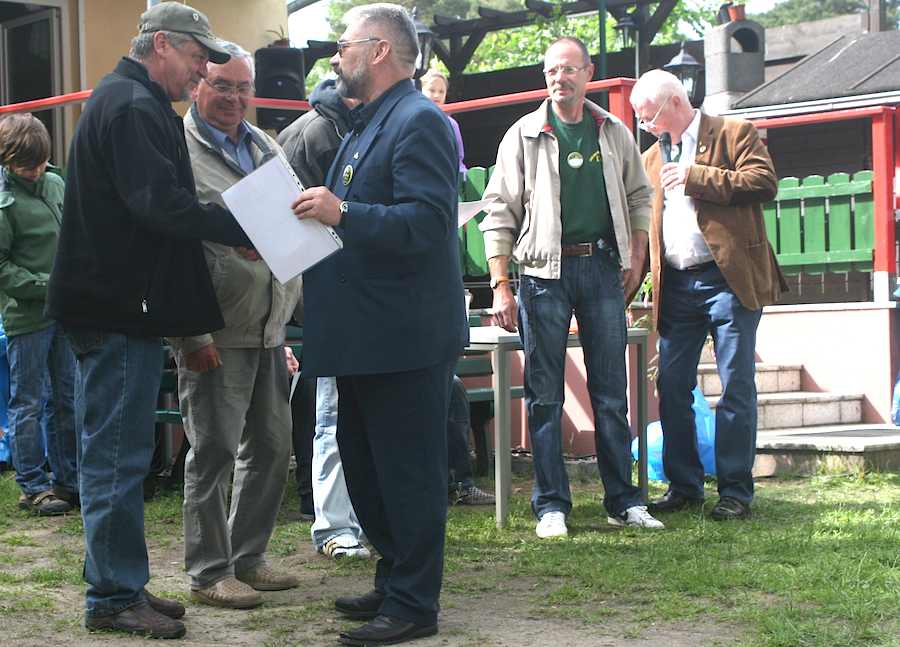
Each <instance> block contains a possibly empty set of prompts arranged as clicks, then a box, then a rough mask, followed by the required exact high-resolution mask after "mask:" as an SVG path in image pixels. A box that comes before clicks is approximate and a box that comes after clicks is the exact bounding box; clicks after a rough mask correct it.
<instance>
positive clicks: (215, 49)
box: [138, 2, 229, 65]
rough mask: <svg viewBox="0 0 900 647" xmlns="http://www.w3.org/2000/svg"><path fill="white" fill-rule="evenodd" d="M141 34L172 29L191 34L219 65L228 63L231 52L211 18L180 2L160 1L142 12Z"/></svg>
mask: <svg viewBox="0 0 900 647" xmlns="http://www.w3.org/2000/svg"><path fill="white" fill-rule="evenodd" d="M138 28H139V32H140V33H141V34H149V33H152V32H156V31H170V32H176V33H179V34H189V35H191V36H193V37H194V39H195V40H196V41H197V42H198V43H200V44H201V45H203V47H205V48H206V49H207V50H208V51H209V60H210V61H212V62H213V63H216V64H217V65H221V64H223V63H227V62H228V59H229V54H228V52H227V51H225V48H224V47H223V45H222V42H221V41H220V40H219V39H218V38H216V37H215V36H214V35H213V33H212V31H211V30H210V28H209V19H208V18H207V17H206V15H204V14H203V13H201V12H199V11H197V10H196V9H194V8H193V7H189V6H188V5H186V4H181V3H180V2H160V3H159V4H157V5H154V6H152V7H150V8H149V9H147V11H145V12H144V13H142V14H141V23H140V25H138Z"/></svg>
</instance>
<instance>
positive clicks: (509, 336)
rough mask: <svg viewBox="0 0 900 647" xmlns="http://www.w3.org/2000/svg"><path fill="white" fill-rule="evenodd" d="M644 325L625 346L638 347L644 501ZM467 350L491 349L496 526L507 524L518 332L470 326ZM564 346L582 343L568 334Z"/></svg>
mask: <svg viewBox="0 0 900 647" xmlns="http://www.w3.org/2000/svg"><path fill="white" fill-rule="evenodd" d="M648 334H649V333H648V332H647V330H646V329H645V328H629V329H628V346H629V347H630V346H636V347H637V361H636V362H635V365H634V366H633V367H632V368H633V369H634V371H636V372H637V376H638V379H637V412H636V413H637V428H638V447H639V452H640V454H639V460H638V485H639V486H640V488H641V493H642V495H643V497H644V500H645V501H646V500H647V338H648ZM470 335H471V341H470V343H469V346H468V349H469V350H479V351H490V353H491V363H492V364H493V376H492V386H493V388H494V487H495V490H494V491H495V494H496V501H497V503H496V513H497V514H496V517H497V527H498V528H503V527H504V526H505V525H506V518H507V516H508V514H509V495H510V491H511V483H512V456H511V454H510V439H511V429H510V424H511V421H510V410H511V404H510V402H511V398H510V383H509V357H508V353H509V352H510V351H517V350H522V342H521V339H520V338H519V333H511V332H507V331H506V330H503V329H502V328H499V327H497V326H483V327H474V328H471V329H470ZM567 345H568V346H569V347H570V348H571V347H579V346H581V341H580V340H579V339H578V333H570V334H569V340H568V343H567Z"/></svg>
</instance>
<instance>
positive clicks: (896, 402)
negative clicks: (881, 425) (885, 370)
mask: <svg viewBox="0 0 900 647" xmlns="http://www.w3.org/2000/svg"><path fill="white" fill-rule="evenodd" d="M891 422H893V423H894V424H895V425H900V373H897V380H896V381H895V382H894V398H893V399H892V400H891Z"/></svg>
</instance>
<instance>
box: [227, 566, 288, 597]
mask: <svg viewBox="0 0 900 647" xmlns="http://www.w3.org/2000/svg"><path fill="white" fill-rule="evenodd" d="M234 576H235V577H236V578H237V579H238V580H240V581H241V582H243V583H244V584H246V585H247V586H252V587H253V588H254V589H256V590H257V591H284V590H285V589H293V588H296V587H298V586H300V580H298V579H297V578H296V577H294V576H293V575H287V574H285V573H278V572H276V571H274V570H273V569H272V567H271V566H269V565H268V564H260V565H259V566H257V567H256V568H251V569H250V570H249V571H244V572H243V573H235V574H234Z"/></svg>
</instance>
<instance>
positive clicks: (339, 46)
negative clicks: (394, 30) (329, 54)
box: [337, 37, 381, 56]
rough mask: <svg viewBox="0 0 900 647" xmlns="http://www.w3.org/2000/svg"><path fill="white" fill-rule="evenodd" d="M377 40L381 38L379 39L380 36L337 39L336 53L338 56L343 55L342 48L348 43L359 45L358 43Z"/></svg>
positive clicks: (348, 44)
mask: <svg viewBox="0 0 900 647" xmlns="http://www.w3.org/2000/svg"><path fill="white" fill-rule="evenodd" d="M377 40H381V39H380V38H374V37H369V38H357V39H355V40H339V41H338V42H337V53H338V56H343V55H344V49H345V48H347V47H349V46H350V45H359V44H361V43H373V42H375V41H377Z"/></svg>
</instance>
